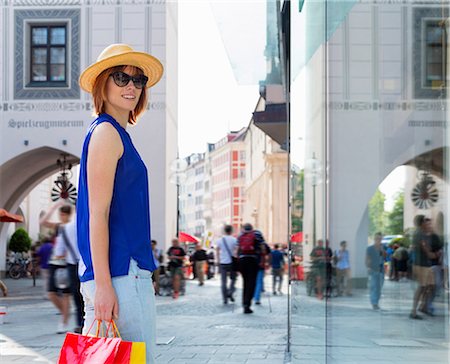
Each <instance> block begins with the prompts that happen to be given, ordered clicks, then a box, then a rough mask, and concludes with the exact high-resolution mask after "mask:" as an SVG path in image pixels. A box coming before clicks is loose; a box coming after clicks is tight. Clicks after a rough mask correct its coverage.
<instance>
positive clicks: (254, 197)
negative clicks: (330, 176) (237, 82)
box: [242, 98, 289, 244]
mask: <svg viewBox="0 0 450 364" xmlns="http://www.w3.org/2000/svg"><path fill="white" fill-rule="evenodd" d="M263 102H264V100H263V99H262V98H260V100H259V102H258V104H257V107H256V110H259V109H260V108H262V105H261V104H262V103H263ZM244 143H245V157H246V159H245V170H246V172H245V189H244V191H245V193H244V196H245V203H244V205H243V213H242V217H243V221H244V222H250V223H252V224H253V225H254V227H255V228H256V229H259V230H261V232H262V233H263V235H264V238H265V239H266V241H267V243H269V244H274V243H282V244H287V242H288V238H289V237H288V230H289V229H288V227H289V219H288V216H289V211H288V178H289V176H288V165H289V164H288V153H287V152H286V151H285V150H283V149H282V148H281V146H280V144H278V143H277V142H276V141H274V140H273V139H272V138H270V136H268V135H267V134H266V133H264V132H263V131H262V130H261V129H260V128H258V127H257V126H255V124H254V121H253V119H252V120H251V122H250V125H249V126H248V127H247V130H246V132H245V137H244Z"/></svg>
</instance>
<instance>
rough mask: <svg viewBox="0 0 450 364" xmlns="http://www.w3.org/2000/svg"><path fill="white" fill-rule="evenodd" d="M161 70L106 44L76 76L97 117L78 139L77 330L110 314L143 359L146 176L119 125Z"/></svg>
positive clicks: (132, 117) (134, 114)
mask: <svg viewBox="0 0 450 364" xmlns="http://www.w3.org/2000/svg"><path fill="white" fill-rule="evenodd" d="M162 73H163V67H162V65H161V63H160V62H159V61H158V60H157V59H156V58H154V57H153V56H151V55H150V54H147V53H143V52H137V51H134V50H133V49H132V48H131V47H130V46H128V45H126V44H112V45H110V46H109V47H107V48H105V49H104V50H103V51H102V53H101V54H100V56H99V57H98V59H97V61H96V62H95V63H94V64H92V65H91V66H89V67H88V68H87V69H86V70H84V72H83V73H82V74H81V76H80V86H81V88H82V89H83V90H84V91H87V92H89V93H91V94H92V97H93V103H94V109H95V112H96V114H97V118H96V119H95V120H94V121H93V123H92V124H91V126H90V128H89V130H88V133H87V135H86V138H85V140H84V144H83V150H82V154H81V162H80V179H79V187H78V188H79V190H78V202H77V215H78V219H77V222H78V244H79V247H80V253H81V258H82V259H81V262H80V265H81V267H80V275H81V282H82V292H83V296H84V299H85V302H86V325H85V326H84V329H83V332H84V333H85V334H87V330H88V329H89V326H90V325H91V324H92V322H93V321H94V319H99V320H102V321H106V322H110V321H111V319H114V320H115V323H116V325H117V328H118V330H119V332H120V334H121V336H122V338H123V339H124V340H127V341H133V342H137V341H139V342H145V343H146V355H147V363H155V352H156V310H155V294H154V289H153V284H152V279H151V277H152V272H153V271H154V270H155V269H156V266H155V262H154V259H153V256H152V249H151V246H150V244H149V242H150V240H151V238H150V201H149V190H148V174H147V168H146V166H145V164H144V162H143V160H142V159H141V157H140V156H139V154H138V152H137V150H136V148H135V147H134V145H133V142H132V140H131V137H130V135H129V134H128V133H127V131H126V128H127V126H128V125H135V124H136V123H137V119H138V117H139V116H140V115H141V114H142V112H143V111H144V110H145V109H146V107H147V100H148V93H147V88H149V87H151V86H153V85H155V84H156V83H157V82H158V81H159V80H160V78H161V76H162ZM94 272H95V276H94Z"/></svg>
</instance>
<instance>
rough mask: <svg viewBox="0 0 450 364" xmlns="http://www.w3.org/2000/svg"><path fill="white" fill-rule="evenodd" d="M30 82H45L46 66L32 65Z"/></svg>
mask: <svg viewBox="0 0 450 364" xmlns="http://www.w3.org/2000/svg"><path fill="white" fill-rule="evenodd" d="M32 80H33V81H46V80H47V65H34V66H33V74H32Z"/></svg>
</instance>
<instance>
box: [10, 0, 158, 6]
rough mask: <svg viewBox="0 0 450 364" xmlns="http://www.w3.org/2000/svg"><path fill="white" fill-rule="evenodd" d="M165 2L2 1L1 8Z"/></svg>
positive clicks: (99, 0) (131, 0) (149, 0)
mask: <svg viewBox="0 0 450 364" xmlns="http://www.w3.org/2000/svg"><path fill="white" fill-rule="evenodd" d="M165 3H166V0H3V1H2V5H3V6H9V5H11V6H16V7H26V6H53V7H56V6H65V7H67V6H81V5H108V6H111V5H162V4H165Z"/></svg>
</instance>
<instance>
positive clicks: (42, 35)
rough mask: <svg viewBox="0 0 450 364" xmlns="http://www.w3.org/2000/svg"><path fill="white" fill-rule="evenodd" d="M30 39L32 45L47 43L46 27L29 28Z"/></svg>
mask: <svg viewBox="0 0 450 364" xmlns="http://www.w3.org/2000/svg"><path fill="white" fill-rule="evenodd" d="M31 40H32V43H33V44H34V45H42V44H47V28H36V27H33V28H32V30H31Z"/></svg>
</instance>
